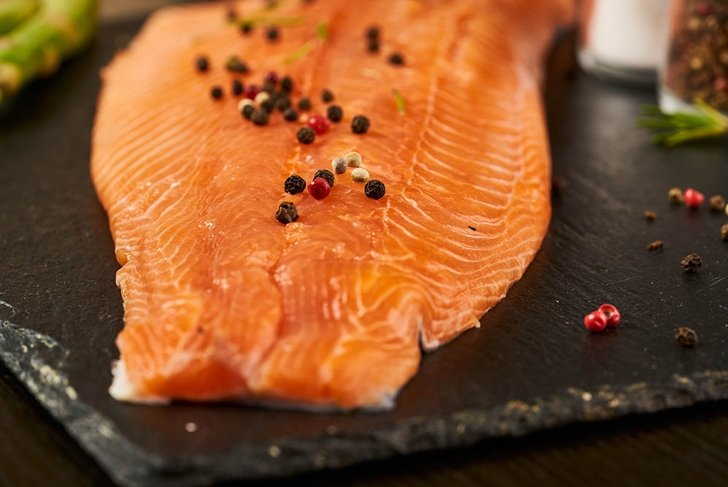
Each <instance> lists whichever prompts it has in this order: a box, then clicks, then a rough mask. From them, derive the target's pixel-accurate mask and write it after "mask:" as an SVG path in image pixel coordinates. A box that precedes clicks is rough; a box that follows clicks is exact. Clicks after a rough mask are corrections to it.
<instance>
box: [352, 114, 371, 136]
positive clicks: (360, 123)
mask: <svg viewBox="0 0 728 487" xmlns="http://www.w3.org/2000/svg"><path fill="white" fill-rule="evenodd" d="M370 125H371V124H370V122H369V119H368V118H367V117H365V116H364V115H357V116H356V117H354V118H353V119H352V121H351V131H352V132H354V133H355V134H365V133H367V131H368V130H369V126H370Z"/></svg>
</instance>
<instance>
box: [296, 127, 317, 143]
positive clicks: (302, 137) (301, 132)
mask: <svg viewBox="0 0 728 487" xmlns="http://www.w3.org/2000/svg"><path fill="white" fill-rule="evenodd" d="M296 138H297V139H298V141H299V142H300V143H302V144H310V143H312V142H313V141H314V140H316V132H314V131H313V129H312V128H311V127H301V128H300V129H298V132H296Z"/></svg>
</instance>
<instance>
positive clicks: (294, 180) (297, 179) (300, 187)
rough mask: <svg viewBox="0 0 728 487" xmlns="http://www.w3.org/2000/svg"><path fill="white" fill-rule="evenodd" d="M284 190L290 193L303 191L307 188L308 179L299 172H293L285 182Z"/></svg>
mask: <svg viewBox="0 0 728 487" xmlns="http://www.w3.org/2000/svg"><path fill="white" fill-rule="evenodd" d="M283 190H284V191H285V192H286V193H289V194H298V193H303V192H304V191H305V190H306V180H305V179H303V178H302V177H301V176H299V175H298V174H291V175H290V176H288V177H287V178H286V181H285V182H284V183H283Z"/></svg>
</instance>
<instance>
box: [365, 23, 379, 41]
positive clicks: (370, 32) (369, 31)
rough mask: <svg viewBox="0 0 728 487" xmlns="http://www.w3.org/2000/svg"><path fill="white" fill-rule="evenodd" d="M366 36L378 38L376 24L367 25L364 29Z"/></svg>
mask: <svg viewBox="0 0 728 487" xmlns="http://www.w3.org/2000/svg"><path fill="white" fill-rule="evenodd" d="M366 37H367V39H374V40H376V39H379V27H377V26H376V25H372V26H371V27H369V28H368V29H367V31H366Z"/></svg>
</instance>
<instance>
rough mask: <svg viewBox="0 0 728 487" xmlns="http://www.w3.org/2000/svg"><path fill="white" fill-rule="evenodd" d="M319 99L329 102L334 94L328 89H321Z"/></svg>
mask: <svg viewBox="0 0 728 487" xmlns="http://www.w3.org/2000/svg"><path fill="white" fill-rule="evenodd" d="M321 101H323V102H324V103H331V102H332V101H334V94H333V93H332V92H331V90H329V89H323V90H321Z"/></svg>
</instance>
